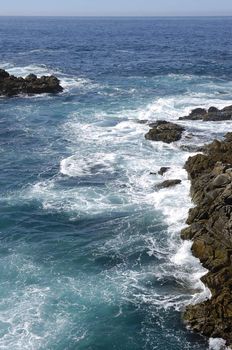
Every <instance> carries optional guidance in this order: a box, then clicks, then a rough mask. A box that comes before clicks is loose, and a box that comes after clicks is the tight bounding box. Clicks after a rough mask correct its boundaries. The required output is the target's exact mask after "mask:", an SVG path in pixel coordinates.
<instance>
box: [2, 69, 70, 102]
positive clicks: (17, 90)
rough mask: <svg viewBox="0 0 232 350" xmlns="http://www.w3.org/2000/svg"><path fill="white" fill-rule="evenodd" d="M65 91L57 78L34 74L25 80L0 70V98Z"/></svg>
mask: <svg viewBox="0 0 232 350" xmlns="http://www.w3.org/2000/svg"><path fill="white" fill-rule="evenodd" d="M61 91H63V88H62V86H61V85H60V81H59V79H57V78H56V77H55V76H53V75H51V76H42V77H41V78H38V77H37V76H36V75H34V74H30V75H28V76H27V77H26V78H25V79H24V78H21V77H19V78H17V77H15V76H14V75H10V74H9V73H8V72H6V71H5V70H3V69H0V96H8V97H11V96H16V95H19V94H43V93H58V92H61Z"/></svg>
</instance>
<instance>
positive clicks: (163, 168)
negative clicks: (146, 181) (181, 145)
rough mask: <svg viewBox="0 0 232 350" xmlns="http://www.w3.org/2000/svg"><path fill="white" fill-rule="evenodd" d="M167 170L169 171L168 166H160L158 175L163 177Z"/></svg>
mask: <svg viewBox="0 0 232 350" xmlns="http://www.w3.org/2000/svg"><path fill="white" fill-rule="evenodd" d="M168 170H170V167H168V166H162V167H161V168H160V170H159V171H158V174H159V175H161V176H163V175H164V174H165V173H166V172H167V171H168Z"/></svg>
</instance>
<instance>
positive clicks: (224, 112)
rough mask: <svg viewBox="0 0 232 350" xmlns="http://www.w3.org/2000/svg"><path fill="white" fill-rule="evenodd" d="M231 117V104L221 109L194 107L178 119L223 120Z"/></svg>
mask: <svg viewBox="0 0 232 350" xmlns="http://www.w3.org/2000/svg"><path fill="white" fill-rule="evenodd" d="M231 119H232V106H227V107H225V108H223V109H218V108H216V107H213V106H212V107H210V108H209V109H208V110H206V109H204V108H195V109H193V110H192V111H191V113H190V114H189V115H187V116H184V117H180V118H179V120H203V121H224V120H231Z"/></svg>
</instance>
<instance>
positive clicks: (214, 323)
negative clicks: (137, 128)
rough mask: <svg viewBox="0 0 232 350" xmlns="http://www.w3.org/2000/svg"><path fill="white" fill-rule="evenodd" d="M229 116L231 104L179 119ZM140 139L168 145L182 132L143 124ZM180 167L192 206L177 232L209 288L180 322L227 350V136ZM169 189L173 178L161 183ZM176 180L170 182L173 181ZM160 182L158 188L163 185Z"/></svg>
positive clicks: (231, 283)
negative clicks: (200, 267) (187, 244)
mask: <svg viewBox="0 0 232 350" xmlns="http://www.w3.org/2000/svg"><path fill="white" fill-rule="evenodd" d="M231 116H232V106H229V107H225V108H223V109H222V110H218V109H216V108H215V107H211V108H210V109H209V110H208V111H206V110H205V109H202V108H197V109H195V110H193V111H192V112H191V113H190V115H189V116H187V117H183V118H179V120H203V121H223V120H229V119H231ZM149 126H150V127H151V128H152V129H151V130H150V131H149V132H148V133H147V134H146V135H145V138H146V139H149V140H153V141H163V142H166V143H170V142H173V141H178V140H179V139H180V138H181V133H182V132H183V130H184V128H182V127H181V126H179V125H176V124H173V123H167V122H164V121H162V122H156V123H154V124H153V125H149ZM185 169H186V171H187V173H188V177H189V179H190V181H191V197H192V201H193V203H194V204H195V207H194V208H192V209H190V210H189V215H188V219H187V221H186V223H187V225H188V227H186V228H184V229H183V230H182V232H181V237H182V239H184V240H192V242H193V244H192V248H191V249H192V253H193V255H194V256H195V257H197V258H199V260H200V262H201V263H202V265H203V266H204V267H205V268H206V269H207V270H208V273H207V274H206V275H204V276H203V277H202V278H201V280H202V282H203V283H204V284H205V285H206V286H207V287H208V288H209V289H210V291H211V298H210V299H208V300H206V301H204V302H202V303H200V304H196V305H189V306H188V307H187V308H186V310H185V312H184V314H183V318H184V322H185V323H186V325H187V326H188V327H189V328H190V329H192V330H193V331H195V332H198V333H201V334H202V335H204V336H207V337H210V338H211V337H212V338H222V339H224V340H225V341H226V345H227V346H229V347H232V132H229V133H227V134H226V135H225V137H224V140H222V141H219V140H214V141H213V142H212V143H210V144H209V145H206V146H204V147H202V150H201V153H199V154H196V155H195V156H193V157H189V158H188V160H187V162H186V164H185ZM167 181H169V183H170V185H175V184H177V180H167ZM174 181H176V183H174ZM163 184H164V185H165V183H161V184H160V188H163V187H169V186H163Z"/></svg>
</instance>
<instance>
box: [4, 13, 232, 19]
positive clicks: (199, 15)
mask: <svg viewBox="0 0 232 350" xmlns="http://www.w3.org/2000/svg"><path fill="white" fill-rule="evenodd" d="M0 17H63V18H65V17H70V18H166V17H170V18H173V17H174V18H176V17H178V18H186V17H190V18H191V17H192V18H194V17H195V18H196V17H232V13H231V14H228V15H227V14H224V15H206V14H198V15H191V14H189V15H187V14H186V15H175V14H173V15H58V14H57V15H33V14H32V15H1V14H0Z"/></svg>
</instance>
